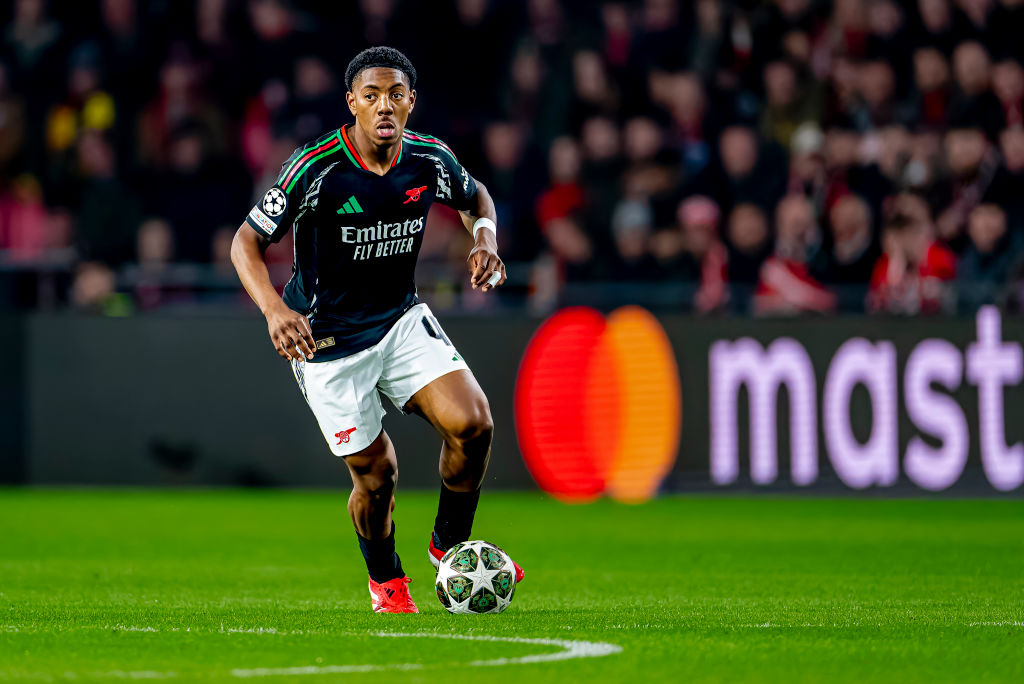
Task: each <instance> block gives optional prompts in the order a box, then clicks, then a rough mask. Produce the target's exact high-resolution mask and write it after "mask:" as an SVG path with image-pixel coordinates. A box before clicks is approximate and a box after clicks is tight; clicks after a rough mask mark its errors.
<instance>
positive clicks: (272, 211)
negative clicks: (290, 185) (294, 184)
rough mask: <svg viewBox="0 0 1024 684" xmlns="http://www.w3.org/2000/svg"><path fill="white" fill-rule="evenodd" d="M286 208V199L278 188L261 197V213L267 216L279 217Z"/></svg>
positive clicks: (271, 189)
mask: <svg viewBox="0 0 1024 684" xmlns="http://www.w3.org/2000/svg"><path fill="white" fill-rule="evenodd" d="M286 206H288V198H287V197H285V195H284V193H283V192H281V190H280V189H279V188H270V189H269V190H267V194H266V195H264V196H263V211H264V213H266V215H267V216H280V215H281V214H283V213H284V208H285V207H286Z"/></svg>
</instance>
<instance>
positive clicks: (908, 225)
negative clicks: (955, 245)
mask: <svg viewBox="0 0 1024 684" xmlns="http://www.w3.org/2000/svg"><path fill="white" fill-rule="evenodd" d="M934 233H935V231H934V227H933V226H932V224H931V222H930V221H926V220H921V218H920V217H915V216H910V215H907V214H903V213H896V214H895V215H893V216H891V217H889V218H888V220H887V221H886V224H885V227H884V228H883V231H882V246H883V253H882V256H880V257H879V259H878V262H877V263H876V264H875V268H874V272H873V273H872V275H871V288H870V291H869V294H868V310H869V311H884V312H888V313H902V314H918V313H937V312H939V311H941V310H942V309H943V307H944V306H946V300H947V299H948V294H949V289H948V287H946V285H947V283H948V282H949V281H951V280H952V279H953V277H954V275H955V273H956V259H955V257H954V256H953V253H952V252H951V251H950V250H949V249H948V248H947V247H945V246H944V245H942V244H941V243H938V242H936V241H935V234H934Z"/></svg>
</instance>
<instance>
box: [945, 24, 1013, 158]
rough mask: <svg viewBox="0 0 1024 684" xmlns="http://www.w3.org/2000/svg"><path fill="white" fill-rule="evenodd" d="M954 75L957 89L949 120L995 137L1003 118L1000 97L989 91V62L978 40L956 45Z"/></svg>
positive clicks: (1001, 125) (990, 73) (1004, 122)
mask: <svg viewBox="0 0 1024 684" xmlns="http://www.w3.org/2000/svg"><path fill="white" fill-rule="evenodd" d="M953 75H954V80H955V82H956V85H957V91H956V93H955V94H954V96H953V100H952V101H951V102H950V107H949V114H948V116H949V121H950V123H956V124H959V125H964V124H967V125H971V126H977V127H978V128H980V129H981V130H982V131H984V133H985V135H987V136H988V137H989V138H994V137H995V136H996V135H998V133H999V130H1000V129H1001V128H1003V127H1004V126H1005V125H1006V119H1005V117H1004V115H1003V107H1002V104H1000V102H999V98H998V97H996V95H995V93H993V92H992V88H991V84H992V63H991V61H990V60H989V56H988V52H987V51H986V50H985V48H984V47H983V46H982V45H981V43H978V42H975V41H969V42H965V43H961V44H960V45H958V46H957V48H956V50H954V51H953Z"/></svg>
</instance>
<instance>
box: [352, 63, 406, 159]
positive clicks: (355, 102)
mask: <svg viewBox="0 0 1024 684" xmlns="http://www.w3.org/2000/svg"><path fill="white" fill-rule="evenodd" d="M346 98H347V99H348V108H349V111H351V112H352V114H353V115H354V116H355V117H356V122H357V123H358V125H359V127H360V128H361V129H362V130H363V131H365V132H366V135H368V136H369V137H370V140H372V141H373V142H375V143H377V144H378V145H389V144H392V143H394V142H396V141H398V140H400V139H401V138H402V132H403V131H404V130H405V122H406V121H408V120H409V114H410V112H412V109H413V107H414V106H415V105H416V91H415V90H413V89H412V88H410V87H409V79H408V78H407V77H406V75H405V74H404V73H403V72H401V71H399V70H398V69H388V68H385V67H373V68H372V69H365V70H363V71H362V72H360V74H359V75H358V76H357V77H356V80H355V81H353V83H352V90H351V91H349V92H348V93H347V94H346Z"/></svg>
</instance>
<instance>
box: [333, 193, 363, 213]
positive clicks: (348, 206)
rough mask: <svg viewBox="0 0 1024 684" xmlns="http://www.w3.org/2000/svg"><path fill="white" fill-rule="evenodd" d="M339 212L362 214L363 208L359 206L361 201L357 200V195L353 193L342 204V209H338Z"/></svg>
mask: <svg viewBox="0 0 1024 684" xmlns="http://www.w3.org/2000/svg"><path fill="white" fill-rule="evenodd" d="M338 213H339V214H362V213H363V208H362V207H361V206H359V202H357V201H356V196H355V195H352V196H351V197H349V198H348V201H347V202H345V203H344V204H343V205H341V209H339V210H338Z"/></svg>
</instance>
